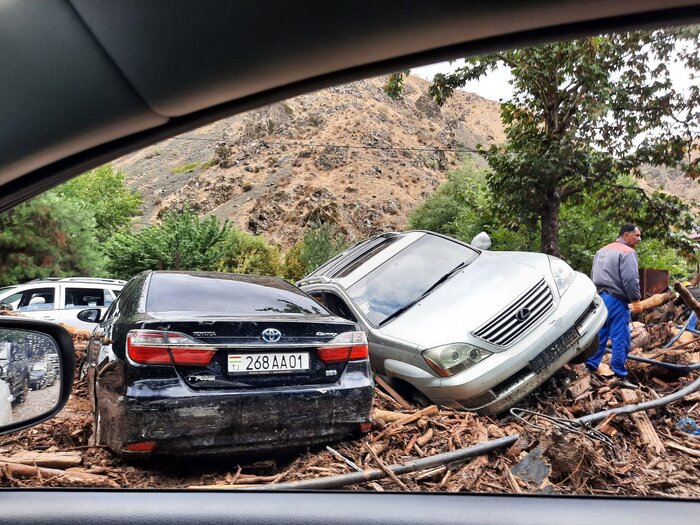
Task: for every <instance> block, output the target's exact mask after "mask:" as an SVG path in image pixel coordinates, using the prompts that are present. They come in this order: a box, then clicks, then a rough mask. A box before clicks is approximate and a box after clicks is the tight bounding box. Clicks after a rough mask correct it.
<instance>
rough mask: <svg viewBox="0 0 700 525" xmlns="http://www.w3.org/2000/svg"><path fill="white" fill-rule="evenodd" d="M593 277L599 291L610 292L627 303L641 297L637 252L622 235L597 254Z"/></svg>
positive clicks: (594, 261)
mask: <svg viewBox="0 0 700 525" xmlns="http://www.w3.org/2000/svg"><path fill="white" fill-rule="evenodd" d="M591 279H592V280H593V284H595V285H596V288H598V293H602V292H608V293H609V294H610V295H612V296H614V297H617V298H618V299H620V300H622V301H625V302H627V303H631V302H632V301H639V299H641V293H640V291H639V265H638V263H637V252H635V251H634V248H631V247H630V246H628V245H627V243H625V241H623V240H622V238H621V237H620V238H618V239H617V240H616V241H615V242H612V243H610V244H608V245H607V246H605V247H604V248H601V249H600V250H598V253H596V254H595V258H594V259H593V270H592V272H591Z"/></svg>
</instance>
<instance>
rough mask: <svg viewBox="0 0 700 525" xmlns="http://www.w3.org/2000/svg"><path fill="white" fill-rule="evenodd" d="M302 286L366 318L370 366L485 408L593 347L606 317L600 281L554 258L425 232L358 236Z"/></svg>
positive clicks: (446, 399) (450, 399)
mask: <svg viewBox="0 0 700 525" xmlns="http://www.w3.org/2000/svg"><path fill="white" fill-rule="evenodd" d="M477 240H478V241H482V242H483V241H484V240H485V241H486V242H485V244H484V246H486V247H488V246H490V240H489V239H488V236H486V235H485V234H483V233H482V234H480V235H479V236H477V237H476V238H475V241H477ZM297 285H298V286H299V287H300V288H301V289H302V290H303V291H305V292H307V293H308V294H310V295H311V296H312V297H314V298H315V299H316V300H317V301H319V302H321V303H322V304H324V305H325V306H326V307H327V308H328V309H329V310H331V311H332V312H333V313H335V314H337V315H340V316H342V317H345V318H347V319H350V320H352V321H355V322H357V323H359V324H360V326H361V327H362V329H363V330H364V331H365V332H366V333H367V337H368V339H369V353H370V361H371V363H372V367H373V368H374V370H375V371H376V372H377V373H379V374H381V375H384V376H386V377H387V378H388V379H389V380H390V381H391V382H392V383H393V384H394V385H395V386H396V387H398V388H401V387H404V388H409V387H410V390H412V391H414V392H419V393H421V394H422V395H423V396H425V397H427V398H428V399H430V400H432V401H433V402H435V403H438V404H441V405H446V406H449V407H453V408H456V409H461V410H464V409H470V410H471V409H474V410H479V411H481V412H482V413H497V412H500V411H502V410H505V409H507V408H509V407H511V406H512V405H513V404H515V403H516V402H517V401H519V400H520V399H522V398H523V397H524V396H525V395H527V394H528V393H530V392H531V391H532V390H534V389H535V388H536V387H537V386H539V385H540V384H541V383H543V382H544V381H545V380H546V379H548V378H549V377H551V376H552V374H554V372H556V371H557V370H558V369H559V368H561V367H562V366H563V365H564V364H565V363H567V362H568V361H571V360H572V359H574V358H576V357H577V356H579V354H583V353H588V352H590V351H591V350H594V349H595V347H596V346H597V333H598V330H599V329H600V327H601V326H602V325H603V323H604V322H605V319H606V316H607V311H606V310H605V305H604V304H603V302H602V301H601V299H600V297H599V296H598V294H597V293H596V289H595V286H594V285H593V283H592V282H591V280H590V279H589V278H588V277H587V276H585V275H584V274H582V273H578V272H574V271H573V270H572V269H571V268H570V267H569V265H567V264H566V263H565V262H564V261H562V260H560V259H557V258H556V257H550V256H547V255H544V254H540V253H525V252H492V251H488V250H485V249H484V250H482V249H479V248H476V247H475V246H471V245H468V244H465V243H462V242H459V241H456V240H454V239H451V238H449V237H445V236H442V235H437V234H434V233H430V232H422V231H411V232H403V233H387V234H384V235H380V236H377V237H373V238H371V239H369V240H367V241H364V242H362V243H359V244H357V245H355V246H353V247H352V248H350V249H348V250H346V251H345V252H343V253H341V254H340V255H338V256H336V257H335V258H333V259H332V260H330V261H329V262H327V263H326V264H324V265H323V266H321V267H320V268H319V269H318V270H316V271H315V272H313V273H312V274H310V275H309V276H307V277H306V278H304V279H302V280H301V281H299V282H298V283H297Z"/></svg>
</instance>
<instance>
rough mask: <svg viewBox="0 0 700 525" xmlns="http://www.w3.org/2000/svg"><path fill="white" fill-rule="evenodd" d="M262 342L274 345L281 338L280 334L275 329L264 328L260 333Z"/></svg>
mask: <svg viewBox="0 0 700 525" xmlns="http://www.w3.org/2000/svg"><path fill="white" fill-rule="evenodd" d="M262 338H263V341H267V342H268V343H276V342H277V341H279V340H280V339H281V338H282V332H280V331H279V330H277V328H265V330H263V333H262Z"/></svg>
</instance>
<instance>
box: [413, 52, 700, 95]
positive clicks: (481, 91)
mask: <svg viewBox="0 0 700 525" xmlns="http://www.w3.org/2000/svg"><path fill="white" fill-rule="evenodd" d="M463 64H464V61H463V60H455V61H454V62H451V63H450V62H438V63H437V64H431V65H429V66H423V67H417V68H413V69H411V74H412V75H416V76H418V77H421V78H424V79H426V80H432V79H433V76H434V75H435V73H449V72H451V71H454V70H456V69H457V68H459V67H460V66H462V65H463ZM668 68H669V70H670V72H671V76H672V78H673V83H674V85H675V87H676V89H678V90H682V89H685V88H687V87H688V86H690V84H691V82H692V80H691V79H690V78H689V77H688V73H687V72H686V70H685V69H684V68H683V66H681V65H679V64H675V63H670V64H668ZM511 78H512V75H511V74H510V72H509V71H508V69H507V68H505V67H500V68H498V69H497V70H495V71H493V72H492V73H489V74H488V75H486V76H485V77H482V78H481V79H480V80H474V81H471V82H468V83H467V85H466V86H465V87H464V90H465V91H469V92H471V93H476V94H477V95H479V96H481V97H484V98H488V99H490V100H496V101H498V100H501V99H503V100H508V99H509V98H510V97H511V95H512V94H513V90H512V89H511V86H510V84H509V83H508V81H509V80H510V79H511Z"/></svg>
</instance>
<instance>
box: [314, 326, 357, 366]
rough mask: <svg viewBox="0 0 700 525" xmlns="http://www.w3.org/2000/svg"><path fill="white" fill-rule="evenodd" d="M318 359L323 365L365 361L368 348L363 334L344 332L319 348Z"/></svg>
mask: <svg viewBox="0 0 700 525" xmlns="http://www.w3.org/2000/svg"><path fill="white" fill-rule="evenodd" d="M318 357H319V359H320V360H321V361H323V362H324V363H340V362H344V361H354V360H356V359H367V357H369V348H368V346H367V336H366V335H365V333H364V332H345V333H343V334H340V335H338V336H337V337H335V338H333V339H332V340H331V341H329V342H328V343H326V345H324V346H322V347H319V349H318Z"/></svg>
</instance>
